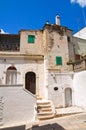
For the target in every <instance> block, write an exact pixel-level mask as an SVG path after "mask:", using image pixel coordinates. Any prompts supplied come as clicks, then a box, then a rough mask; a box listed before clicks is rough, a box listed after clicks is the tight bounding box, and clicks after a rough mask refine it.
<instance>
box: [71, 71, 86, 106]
mask: <svg viewBox="0 0 86 130" xmlns="http://www.w3.org/2000/svg"><path fill="white" fill-rule="evenodd" d="M73 86H74V98H75V105H77V106H81V107H86V71H82V72H78V73H75V75H74V80H73Z"/></svg>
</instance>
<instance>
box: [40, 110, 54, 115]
mask: <svg viewBox="0 0 86 130" xmlns="http://www.w3.org/2000/svg"><path fill="white" fill-rule="evenodd" d="M52 114H53V113H52V111H51V112H39V113H38V115H52Z"/></svg>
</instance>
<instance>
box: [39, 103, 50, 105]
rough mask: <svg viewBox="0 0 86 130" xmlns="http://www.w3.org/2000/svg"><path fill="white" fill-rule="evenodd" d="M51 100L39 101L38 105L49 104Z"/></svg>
mask: <svg viewBox="0 0 86 130" xmlns="http://www.w3.org/2000/svg"><path fill="white" fill-rule="evenodd" d="M48 104H50V102H37V105H48Z"/></svg>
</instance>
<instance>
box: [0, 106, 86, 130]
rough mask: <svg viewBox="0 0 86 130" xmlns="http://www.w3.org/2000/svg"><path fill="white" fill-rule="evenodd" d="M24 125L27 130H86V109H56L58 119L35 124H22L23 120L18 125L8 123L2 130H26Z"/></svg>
mask: <svg viewBox="0 0 86 130" xmlns="http://www.w3.org/2000/svg"><path fill="white" fill-rule="evenodd" d="M76 113H78V114H76ZM58 115H59V116H60V117H59V116H58ZM64 115H66V116H64ZM67 115H68V116H67ZM18 125H19V126H18ZM24 125H26V130H86V109H83V108H78V107H70V108H60V109H56V118H53V119H50V120H42V121H39V120H37V121H35V122H22V120H21V122H20V123H19V122H16V124H9V122H8V125H3V126H0V130H25V128H24ZM12 126H13V127H12ZM17 126H18V127H17Z"/></svg>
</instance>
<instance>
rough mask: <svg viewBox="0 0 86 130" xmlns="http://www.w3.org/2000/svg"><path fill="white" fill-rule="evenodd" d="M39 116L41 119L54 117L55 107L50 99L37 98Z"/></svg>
mask: <svg viewBox="0 0 86 130" xmlns="http://www.w3.org/2000/svg"><path fill="white" fill-rule="evenodd" d="M37 118H38V119H39V120H45V119H51V118H54V107H53V104H52V102H51V101H50V100H37Z"/></svg>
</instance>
